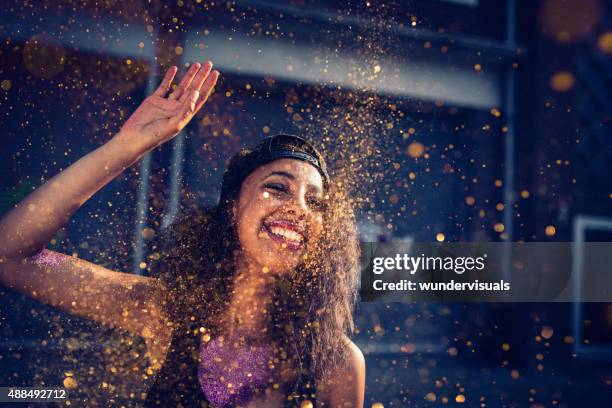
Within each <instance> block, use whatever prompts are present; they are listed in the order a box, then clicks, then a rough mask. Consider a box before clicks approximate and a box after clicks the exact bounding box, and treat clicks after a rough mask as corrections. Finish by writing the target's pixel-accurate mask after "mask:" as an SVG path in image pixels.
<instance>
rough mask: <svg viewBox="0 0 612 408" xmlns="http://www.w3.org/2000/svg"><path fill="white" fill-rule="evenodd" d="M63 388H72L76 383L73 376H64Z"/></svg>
mask: <svg viewBox="0 0 612 408" xmlns="http://www.w3.org/2000/svg"><path fill="white" fill-rule="evenodd" d="M63 384H64V388H66V389H69V390H74V389H75V388H76V387H77V385H78V383H77V380H75V379H74V377H66V378H64V382H63Z"/></svg>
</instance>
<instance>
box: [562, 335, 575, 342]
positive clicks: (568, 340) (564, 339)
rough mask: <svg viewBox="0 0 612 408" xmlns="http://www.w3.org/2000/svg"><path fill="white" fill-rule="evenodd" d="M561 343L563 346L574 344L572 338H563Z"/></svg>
mask: <svg viewBox="0 0 612 408" xmlns="http://www.w3.org/2000/svg"><path fill="white" fill-rule="evenodd" d="M563 342H564V343H565V344H574V338H573V337H572V336H565V337H564V338H563Z"/></svg>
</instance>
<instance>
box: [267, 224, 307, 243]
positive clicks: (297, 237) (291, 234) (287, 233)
mask: <svg viewBox="0 0 612 408" xmlns="http://www.w3.org/2000/svg"><path fill="white" fill-rule="evenodd" d="M270 231H272V233H273V234H275V235H280V236H281V237H283V238H285V239H287V240H289V241H295V242H301V241H302V240H303V239H304V237H302V235H301V234H298V233H297V232H295V231H293V230H290V229H287V228H283V227H270Z"/></svg>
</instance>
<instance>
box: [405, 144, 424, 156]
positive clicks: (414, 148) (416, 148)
mask: <svg viewBox="0 0 612 408" xmlns="http://www.w3.org/2000/svg"><path fill="white" fill-rule="evenodd" d="M424 152H425V146H423V144H422V143H419V142H412V143H410V145H409V146H408V156H410V157H414V158H417V157H421V156H422V155H423V153H424Z"/></svg>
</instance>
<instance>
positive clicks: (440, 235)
mask: <svg viewBox="0 0 612 408" xmlns="http://www.w3.org/2000/svg"><path fill="white" fill-rule="evenodd" d="M445 238H446V237H445V236H444V234H443V233H441V232H438V233H437V234H436V241H438V242H444V239H445Z"/></svg>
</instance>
